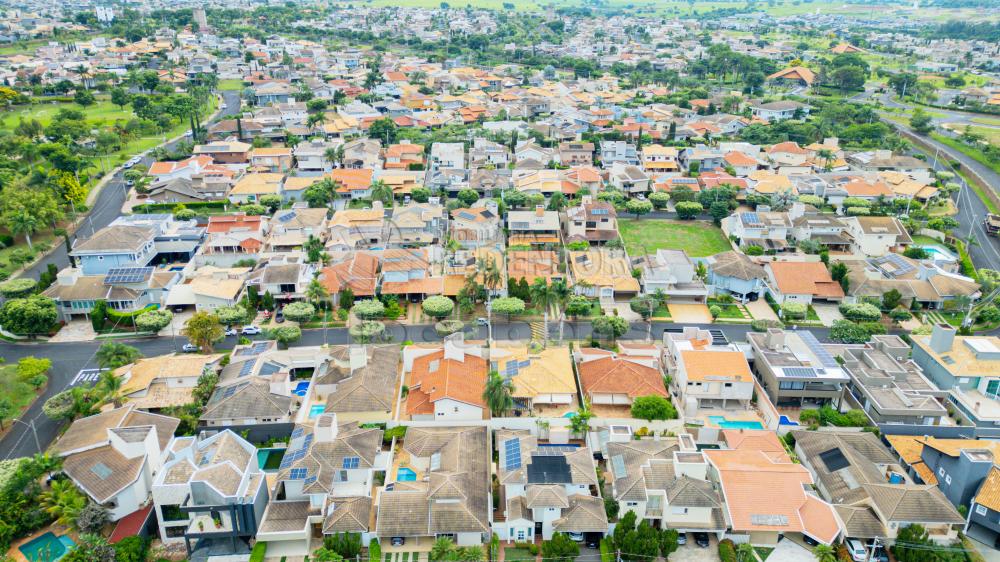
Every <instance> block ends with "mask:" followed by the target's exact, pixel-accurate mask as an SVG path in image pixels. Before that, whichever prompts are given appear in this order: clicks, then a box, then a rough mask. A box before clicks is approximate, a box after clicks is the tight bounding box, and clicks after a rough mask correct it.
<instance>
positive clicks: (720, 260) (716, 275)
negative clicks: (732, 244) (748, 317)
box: [706, 250, 767, 303]
mask: <svg viewBox="0 0 1000 562" xmlns="http://www.w3.org/2000/svg"><path fill="white" fill-rule="evenodd" d="M706 262H707V265H706V269H707V270H708V279H707V281H708V283H709V284H711V285H712V287H713V288H714V289H715V291H716V293H721V294H729V295H731V296H733V297H734V298H737V299H739V300H740V301H741V302H744V303H745V302H747V301H753V300H757V299H758V298H760V297H761V295H763V294H764V291H765V290H766V287H767V285H766V284H765V280H766V279H767V272H765V271H764V268H763V267H762V266H760V265H759V264H757V263H755V262H754V261H753V260H752V259H750V258H749V257H748V256H747V255H745V254H743V253H741V252H736V251H733V250H730V251H728V252H722V253H721V254H715V255H714V256H711V257H709V258H707V260H706Z"/></svg>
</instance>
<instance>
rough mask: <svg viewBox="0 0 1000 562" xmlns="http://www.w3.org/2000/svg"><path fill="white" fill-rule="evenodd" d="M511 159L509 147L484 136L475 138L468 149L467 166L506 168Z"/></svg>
mask: <svg viewBox="0 0 1000 562" xmlns="http://www.w3.org/2000/svg"><path fill="white" fill-rule="evenodd" d="M510 161H511V154H510V149H508V148H507V147H506V146H505V145H502V144H500V143H496V142H493V141H491V140H487V139H484V138H476V139H475V140H474V141H473V144H472V148H470V149H469V167H470V168H482V167H485V166H492V167H494V168H506V167H507V164H509V163H510Z"/></svg>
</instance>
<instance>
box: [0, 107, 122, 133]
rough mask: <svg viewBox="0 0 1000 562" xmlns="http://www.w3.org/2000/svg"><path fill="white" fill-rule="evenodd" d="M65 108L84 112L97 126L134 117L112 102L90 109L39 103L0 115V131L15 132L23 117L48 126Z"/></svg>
mask: <svg viewBox="0 0 1000 562" xmlns="http://www.w3.org/2000/svg"><path fill="white" fill-rule="evenodd" d="M64 108H65V109H76V110H78V111H82V112H83V114H84V115H85V116H86V117H87V120H88V121H90V122H91V123H93V124H95V125H109V124H112V123H114V122H115V121H116V120H118V119H131V118H132V117H133V116H134V114H133V113H132V110H131V109H129V108H128V106H126V107H125V109H124V110H123V109H121V108H119V107H118V106H117V105H114V104H113V103H111V102H110V101H98V102H97V103H95V104H94V105H92V106H90V107H83V106H81V105H78V104H75V103H64V102H53V103H39V104H35V105H32V106H30V107H25V108H22V109H15V110H14V111H11V112H8V113H4V114H2V115H0V130H7V131H10V130H13V129H14V127H16V126H17V123H18V121H20V120H21V118H22V117H23V118H24V119H38V122H39V123H41V124H42V126H43V127H44V126H47V125H48V124H49V123H50V122H51V121H52V117H53V116H54V115H55V114H56V113H58V112H59V110H60V109H64Z"/></svg>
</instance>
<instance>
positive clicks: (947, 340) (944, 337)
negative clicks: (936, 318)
mask: <svg viewBox="0 0 1000 562" xmlns="http://www.w3.org/2000/svg"><path fill="white" fill-rule="evenodd" d="M954 344H955V328H953V327H952V326H950V325H948V324H944V323H938V324H935V325H934V328H933V330H932V331H931V343H930V347H931V349H932V350H934V352H935V353H947V352H949V351H951V346H952V345H954Z"/></svg>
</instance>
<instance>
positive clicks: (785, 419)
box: [778, 416, 799, 425]
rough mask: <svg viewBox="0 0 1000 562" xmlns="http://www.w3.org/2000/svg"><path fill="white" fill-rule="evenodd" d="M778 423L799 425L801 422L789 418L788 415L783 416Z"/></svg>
mask: <svg viewBox="0 0 1000 562" xmlns="http://www.w3.org/2000/svg"><path fill="white" fill-rule="evenodd" d="M778 425H799V422H797V421H792V420H790V419H788V416H781V418H780V419H779V420H778Z"/></svg>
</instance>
